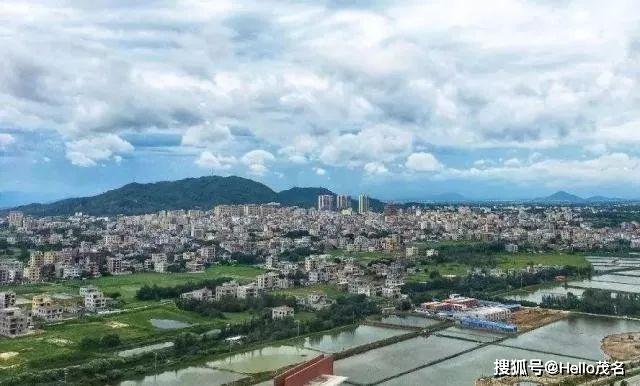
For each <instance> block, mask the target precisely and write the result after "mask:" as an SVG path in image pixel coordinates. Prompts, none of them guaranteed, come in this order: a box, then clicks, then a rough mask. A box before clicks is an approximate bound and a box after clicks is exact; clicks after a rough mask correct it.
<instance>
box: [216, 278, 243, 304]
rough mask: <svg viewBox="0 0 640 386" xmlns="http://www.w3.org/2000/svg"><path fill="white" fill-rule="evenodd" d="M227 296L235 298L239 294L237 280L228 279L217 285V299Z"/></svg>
mask: <svg viewBox="0 0 640 386" xmlns="http://www.w3.org/2000/svg"><path fill="white" fill-rule="evenodd" d="M227 296H230V297H234V298H235V297H237V296H238V283H237V282H236V281H228V282H226V283H222V284H221V285H219V286H217V287H216V300H220V299H222V298H223V297H227Z"/></svg>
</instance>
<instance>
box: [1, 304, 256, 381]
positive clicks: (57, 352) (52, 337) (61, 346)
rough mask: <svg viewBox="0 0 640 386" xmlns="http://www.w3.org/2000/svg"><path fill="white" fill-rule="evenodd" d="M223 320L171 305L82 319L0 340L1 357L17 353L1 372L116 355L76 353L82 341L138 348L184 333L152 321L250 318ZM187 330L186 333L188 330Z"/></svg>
mask: <svg viewBox="0 0 640 386" xmlns="http://www.w3.org/2000/svg"><path fill="white" fill-rule="evenodd" d="M225 317H226V318H225V319H221V318H209V317H205V316H201V315H199V314H196V313H193V312H188V311H182V310H180V309H178V308H177V307H176V306H175V304H173V303H164V304H158V305H153V306H151V307H148V308H144V309H140V310H134V311H128V312H124V313H121V314H112V315H104V316H93V317H87V318H82V319H75V320H71V321H66V322H62V323H59V324H54V325H47V326H45V327H44V330H41V331H38V332H37V333H36V334H33V335H28V336H23V337H19V338H14V339H9V338H0V353H3V352H17V353H18V355H17V356H15V357H12V358H9V359H7V360H0V374H1V373H2V370H1V369H2V368H3V367H5V366H11V365H25V364H27V363H28V362H29V361H33V360H37V361H38V362H40V363H44V364H43V366H46V363H47V362H51V363H59V362H60V361H61V360H63V358H68V357H70V356H71V358H72V359H71V360H73V358H76V357H77V356H78V357H77V358H76V360H77V361H78V362H80V361H85V360H87V359H92V358H96V357H100V356H109V355H115V352H102V351H101V352H94V351H90V352H85V351H81V350H79V347H78V345H79V343H80V341H81V340H82V338H84V337H87V336H91V337H100V336H103V335H106V334H110V333H117V334H118V335H119V336H120V338H121V339H122V341H123V346H124V347H132V346H141V345H144V344H148V343H154V342H160V341H166V340H172V339H173V337H174V336H175V335H176V334H177V333H179V332H181V331H185V329H164V330H163V329H159V328H156V327H154V326H153V325H152V324H151V321H150V320H151V319H169V320H177V321H181V322H185V323H189V324H190V325H191V327H196V326H206V327H207V328H211V329H214V328H221V327H223V326H225V325H226V324H227V323H231V324H233V323H238V322H241V321H243V320H247V319H249V318H250V317H251V314H249V313H247V312H240V313H225ZM187 330H188V329H187ZM120 349H121V348H119V349H117V350H116V352H117V351H119V350H120Z"/></svg>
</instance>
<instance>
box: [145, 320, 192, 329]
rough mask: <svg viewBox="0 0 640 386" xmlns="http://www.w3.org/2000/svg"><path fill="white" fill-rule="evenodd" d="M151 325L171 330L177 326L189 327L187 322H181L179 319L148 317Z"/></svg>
mask: <svg viewBox="0 0 640 386" xmlns="http://www.w3.org/2000/svg"><path fill="white" fill-rule="evenodd" d="M149 321H150V322H151V325H152V326H153V327H155V328H159V329H161V330H173V329H178V328H187V327H191V325H190V324H189V323H185V322H181V321H179V320H172V319H149Z"/></svg>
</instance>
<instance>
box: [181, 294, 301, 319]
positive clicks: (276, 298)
mask: <svg viewBox="0 0 640 386" xmlns="http://www.w3.org/2000/svg"><path fill="white" fill-rule="evenodd" d="M176 305H177V306H178V308H180V309H181V310H185V311H193V312H197V313H199V314H201V315H206V316H217V317H220V316H221V315H222V316H224V315H223V314H222V313H223V312H244V311H253V312H254V313H260V312H262V311H263V310H264V309H266V308H271V307H278V306H285V305H286V306H289V307H295V306H296V298H295V297H293V296H286V295H275V294H264V295H262V296H258V297H255V298H246V299H239V298H235V297H231V296H225V297H223V298H221V299H220V300H212V301H207V300H196V299H178V300H177V301H176Z"/></svg>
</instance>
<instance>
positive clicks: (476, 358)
mask: <svg viewBox="0 0 640 386" xmlns="http://www.w3.org/2000/svg"><path fill="white" fill-rule="evenodd" d="M531 358H535V359H541V360H543V361H547V360H552V359H553V360H556V361H563V362H567V361H571V359H570V358H565V357H562V356H557V355H546V354H538V353H531V352H530V351H526V350H520V349H513V348H508V347H501V346H487V347H483V348H479V349H477V350H474V351H471V352H469V353H466V354H463V355H460V356H459V357H456V358H453V359H450V360H447V361H444V362H441V363H438V364H435V365H433V366H429V367H425V368H424V369H421V370H418V371H414V372H412V373H409V374H406V375H403V376H400V377H398V378H394V379H391V380H389V381H387V382H384V383H382V384H381V385H385V386H390V385H398V386H400V385H402V386H413V385H416V386H417V385H456V386H458V385H460V386H464V385H468V386H473V385H474V383H475V380H476V379H477V378H479V377H481V376H492V375H493V369H494V361H495V360H496V359H531ZM574 362H575V361H574Z"/></svg>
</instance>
